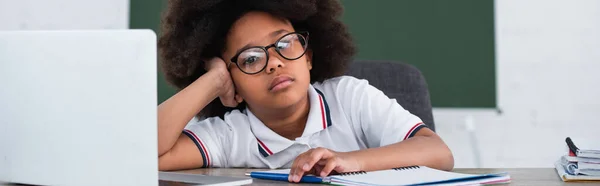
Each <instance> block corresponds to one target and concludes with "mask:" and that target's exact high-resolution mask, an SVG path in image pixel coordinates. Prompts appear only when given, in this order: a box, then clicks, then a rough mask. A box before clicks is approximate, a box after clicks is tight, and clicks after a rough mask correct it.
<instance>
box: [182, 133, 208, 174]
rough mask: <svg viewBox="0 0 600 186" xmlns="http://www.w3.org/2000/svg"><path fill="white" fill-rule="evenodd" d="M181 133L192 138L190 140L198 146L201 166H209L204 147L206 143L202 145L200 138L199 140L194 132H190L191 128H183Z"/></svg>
mask: <svg viewBox="0 0 600 186" xmlns="http://www.w3.org/2000/svg"><path fill="white" fill-rule="evenodd" d="M183 133H184V134H185V135H186V136H188V137H189V138H190V139H192V141H193V142H194V143H195V144H196V146H197V147H198V150H199V151H200V155H202V168H207V167H210V156H209V154H208V151H207V149H206V145H204V143H203V142H202V140H200V138H198V136H196V134H195V133H194V132H192V131H191V130H187V129H185V130H183Z"/></svg>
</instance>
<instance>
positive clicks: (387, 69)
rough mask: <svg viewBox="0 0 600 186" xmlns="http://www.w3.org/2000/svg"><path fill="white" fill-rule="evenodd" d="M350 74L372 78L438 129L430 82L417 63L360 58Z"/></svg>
mask: <svg viewBox="0 0 600 186" xmlns="http://www.w3.org/2000/svg"><path fill="white" fill-rule="evenodd" d="M346 75H350V76H354V77H356V78H359V79H366V80H368V81H369V84H371V85H373V86H374V87H376V88H378V89H379V90H381V91H383V92H384V93H385V95H387V96H388V97H390V98H394V99H396V101H397V102H398V103H399V104H400V105H402V107H404V109H406V110H408V111H409V112H411V113H412V114H414V115H416V116H418V117H419V118H421V120H423V122H424V123H425V125H427V127H429V128H430V129H431V130H433V131H435V124H434V123H433V113H432V111H431V100H430V98H429V89H428V88H427V82H426V81H425V78H424V77H423V75H422V74H421V71H419V69H417V68H416V67H414V66H412V65H409V64H405V63H401V62H395V61H377V60H357V61H354V62H353V63H352V64H351V65H350V68H349V70H348V72H346Z"/></svg>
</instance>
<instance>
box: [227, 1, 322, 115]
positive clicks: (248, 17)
mask: <svg viewBox="0 0 600 186" xmlns="http://www.w3.org/2000/svg"><path fill="white" fill-rule="evenodd" d="M295 31H296V30H294V28H293V27H292V25H291V24H290V22H289V21H287V20H285V19H281V18H278V17H274V16H272V15H270V14H267V13H264V12H249V13H247V14H245V15H244V16H242V17H241V18H240V19H238V20H237V21H236V22H235V23H234V24H233V25H232V27H231V30H230V31H229V33H228V35H227V41H226V46H225V51H224V53H223V60H224V61H225V62H226V63H228V65H229V71H230V73H231V76H232V79H233V82H234V84H235V89H236V92H237V94H238V95H239V96H241V97H242V98H243V99H244V101H246V103H247V104H248V106H249V107H250V108H263V109H282V108H287V107H289V106H292V105H293V104H296V103H298V102H299V101H302V99H303V98H306V96H307V90H308V86H309V84H310V73H309V70H310V69H311V68H312V66H311V60H310V59H311V52H310V51H307V52H306V53H304V52H303V51H305V50H304V49H303V48H302V47H303V46H304V45H303V44H305V43H306V42H302V41H300V42H298V41H297V40H298V37H300V38H301V37H302V36H298V35H293V36H290V35H288V36H285V35H286V34H288V33H292V32H295ZM284 36H285V37H284ZM282 37H283V39H281V40H279V39H280V38H282ZM278 40H279V41H281V42H279V43H278V44H276V46H274V47H271V48H269V49H268V50H267V51H268V61H267V60H264V61H266V67H264V64H265V63H262V64H260V63H259V62H257V61H259V60H260V59H266V57H267V56H266V55H265V53H264V51H263V50H262V49H260V48H252V49H248V50H246V49H247V48H248V47H253V46H260V47H264V46H267V45H271V44H274V43H276V42H277V41H278ZM300 40H302V39H300ZM277 47H278V48H279V49H280V52H281V53H282V55H286V54H287V55H288V56H285V57H286V58H288V59H293V58H296V57H297V56H301V57H300V58H298V59H295V60H288V59H286V58H284V57H283V56H282V55H280V54H278V53H277V52H276V51H275V48H277ZM284 49H285V50H288V52H287V53H286V52H285V51H283V50H284ZM282 51H283V52H282ZM236 55H238V56H237V58H235V59H236V60H237V64H238V65H239V67H241V68H243V69H245V71H246V72H244V71H242V70H241V69H240V68H238V65H236V63H233V62H232V61H231V59H232V58H233V57H234V56H236ZM255 64H259V65H255ZM244 65H246V66H244ZM253 65H254V66H256V67H253ZM261 67H264V69H262V68H261ZM261 69H262V71H260V70H261ZM278 82H280V83H278Z"/></svg>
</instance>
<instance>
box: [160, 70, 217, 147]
mask: <svg viewBox="0 0 600 186" xmlns="http://www.w3.org/2000/svg"><path fill="white" fill-rule="evenodd" d="M217 73H218V72H214V71H209V72H207V73H206V74H204V75H202V76H201V77H200V78H198V79H197V80H196V81H194V82H193V83H192V84H190V85H189V86H188V87H186V88H184V89H183V90H181V91H179V92H178V93H177V94H175V95H173V96H172V97H171V98H169V99H167V100H166V101H164V102H163V103H161V104H160V105H159V106H158V155H159V156H160V155H162V154H164V153H166V152H167V151H169V149H171V148H172V147H173V145H174V144H175V142H176V141H177V138H178V137H179V135H180V134H181V132H182V130H183V128H184V127H185V125H186V124H187V123H188V122H189V121H190V120H191V119H192V118H193V117H194V116H195V115H196V114H197V113H198V112H199V111H200V110H202V109H203V108H204V107H205V106H206V105H208V103H210V102H211V101H212V100H214V99H215V98H216V97H217V96H218V89H217V86H216V85H215V84H217V83H219V82H215V80H216V79H218V77H216V76H219V74H217Z"/></svg>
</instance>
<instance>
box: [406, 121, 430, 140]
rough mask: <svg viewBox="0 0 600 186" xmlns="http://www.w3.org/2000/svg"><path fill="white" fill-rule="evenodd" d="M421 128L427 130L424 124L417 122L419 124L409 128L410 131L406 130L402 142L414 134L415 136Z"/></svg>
mask: <svg viewBox="0 0 600 186" xmlns="http://www.w3.org/2000/svg"><path fill="white" fill-rule="evenodd" d="M423 128H427V126H426V125H425V124H423V122H419V123H417V124H415V125H414V126H413V127H412V128H410V130H408V133H406V135H405V136H404V139H403V140H406V139H408V138H412V137H413V136H415V134H417V132H419V130H421V129H423Z"/></svg>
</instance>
